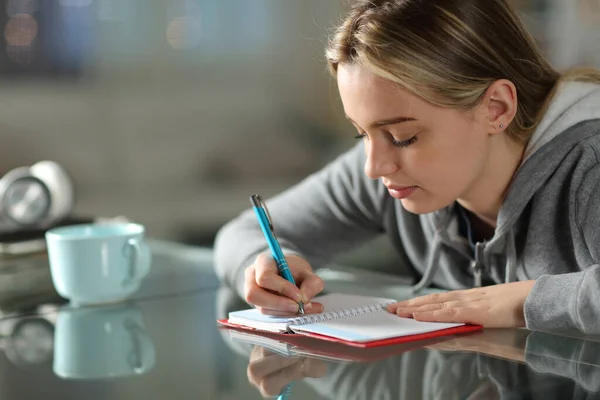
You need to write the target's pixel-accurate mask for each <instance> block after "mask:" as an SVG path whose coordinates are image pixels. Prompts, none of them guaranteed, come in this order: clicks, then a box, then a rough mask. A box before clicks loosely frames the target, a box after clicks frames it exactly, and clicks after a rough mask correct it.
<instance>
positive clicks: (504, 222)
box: [414, 81, 600, 291]
mask: <svg viewBox="0 0 600 400" xmlns="http://www.w3.org/2000/svg"><path fill="white" fill-rule="evenodd" d="M595 119H600V85H598V84H594V83H587V82H568V81H567V82H563V83H561V84H560V87H559V88H558V89H557V91H556V93H555V95H554V97H553V99H552V100H551V102H550V104H549V107H548V109H547V111H546V113H545V114H544V117H543V118H542V120H541V121H540V123H539V124H538V127H537V129H536V130H535V132H534V133H533V135H532V136H531V139H530V140H529V142H528V144H527V146H526V148H525V152H524V156H523V160H522V162H521V165H520V166H519V169H518V171H517V173H516V174H515V179H514V180H513V182H512V183H511V185H510V188H509V191H508V193H507V196H506V199H505V201H504V203H503V205H502V207H501V209H500V211H499V213H498V220H497V226H496V230H495V234H494V237H493V238H492V239H491V240H490V242H488V243H477V244H476V246H475V251H474V253H475V254H472V253H471V257H472V258H473V261H472V265H471V266H472V269H473V270H474V271H473V272H474V275H475V285H476V286H477V285H478V284H480V282H481V281H480V279H478V277H477V275H478V274H477V270H478V268H483V266H485V265H489V260H490V258H491V257H492V253H494V254H498V253H504V254H505V255H506V268H505V276H504V277H502V278H500V277H499V276H497V274H498V272H497V271H489V272H491V275H492V277H493V278H494V279H495V280H496V281H500V280H504V281H505V282H512V281H514V280H516V268H517V267H516V264H517V252H516V246H515V236H514V225H515V224H516V222H517V221H518V220H519V217H520V216H521V215H522V213H523V211H524V209H525V207H526V206H527V204H528V203H529V202H530V200H531V198H532V197H533V196H534V195H535V193H536V192H537V191H538V190H539V189H540V187H542V186H543V185H544V183H545V182H546V180H547V179H548V178H549V177H550V176H552V174H554V172H555V171H556V169H557V168H558V167H559V165H560V164H561V161H562V160H563V158H564V156H565V155H566V154H567V153H568V152H570V151H571V150H572V149H573V147H574V146H576V145H577V144H578V143H579V142H580V141H581V140H582V138H581V137H579V136H577V135H573V136H572V137H570V135H568V134H567V135H564V136H561V135H562V134H563V133H565V132H567V131H569V130H570V129H571V128H573V127H575V126H576V125H578V124H581V123H583V122H586V121H590V120H595ZM456 214H457V213H456V210H455V206H451V207H447V208H445V209H443V210H439V211H437V212H435V213H434V216H433V217H434V221H435V225H436V227H435V232H436V235H435V237H434V239H433V243H432V250H431V253H430V256H429V258H428V262H427V268H426V270H425V273H424V275H423V278H422V279H421V281H420V282H419V283H418V284H417V285H415V286H414V290H415V291H418V290H420V289H422V288H424V287H426V286H428V285H429V284H430V283H431V282H432V280H433V277H434V275H435V273H436V270H437V268H438V264H439V263H438V258H439V254H440V247H441V246H442V244H443V243H445V244H447V245H450V246H452V247H453V248H455V249H457V250H460V251H461V252H463V253H464V249H465V246H464V242H465V240H464V238H462V237H452V236H454V235H457V236H458V230H457V229H455V228H452V229H449V226H450V225H451V224H452V223H455V221H456V218H449V217H448V215H456ZM450 232H452V233H450ZM460 243H462V244H463V245H462V246H460V245H459V244H460Z"/></svg>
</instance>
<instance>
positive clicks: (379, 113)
mask: <svg viewBox="0 0 600 400" xmlns="http://www.w3.org/2000/svg"><path fill="white" fill-rule="evenodd" d="M337 81H338V88H339V91H340V97H341V99H342V103H343V104H344V110H345V112H346V114H347V115H348V116H349V117H350V118H352V119H353V120H355V121H357V122H358V120H360V119H362V120H363V122H365V121H364V120H365V119H367V120H369V121H366V122H370V120H371V119H376V118H382V119H385V118H390V117H395V116H398V115H403V116H406V117H415V115H414V114H417V113H421V112H425V111H426V110H427V109H430V108H431V105H429V104H428V103H426V102H425V101H423V100H422V99H420V98H419V97H417V96H415V95H413V94H411V93H409V92H408V91H406V90H405V89H402V88H401V87H400V86H399V85H397V84H396V83H394V82H392V81H390V80H387V79H384V78H382V77H380V76H378V75H375V74H374V73H372V72H371V71H370V70H369V69H368V68H366V67H363V66H361V65H358V64H341V65H340V66H339V67H338V72H337ZM363 122H361V123H363Z"/></svg>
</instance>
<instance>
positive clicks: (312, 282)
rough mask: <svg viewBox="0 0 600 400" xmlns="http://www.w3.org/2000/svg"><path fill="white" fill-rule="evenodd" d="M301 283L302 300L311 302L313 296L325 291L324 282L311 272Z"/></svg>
mask: <svg viewBox="0 0 600 400" xmlns="http://www.w3.org/2000/svg"><path fill="white" fill-rule="evenodd" d="M303 278H304V279H302V283H301V284H300V292H301V293H302V301H303V302H305V303H309V302H310V301H311V300H312V298H313V297H315V296H316V295H317V294H319V293H321V292H322V291H323V287H324V283H323V279H321V278H320V277H319V276H318V275H316V274H314V273H312V272H311V273H309V274H307V275H306V276H305V277H303Z"/></svg>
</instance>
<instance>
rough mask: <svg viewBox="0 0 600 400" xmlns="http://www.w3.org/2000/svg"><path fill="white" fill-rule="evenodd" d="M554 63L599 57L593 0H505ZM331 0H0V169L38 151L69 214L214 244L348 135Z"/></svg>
mask: <svg viewBox="0 0 600 400" xmlns="http://www.w3.org/2000/svg"><path fill="white" fill-rule="evenodd" d="M515 3H516V4H517V6H518V7H519V9H520V10H521V11H522V12H523V16H524V19H525V21H526V23H527V25H528V26H529V27H530V29H531V30H532V32H533V34H534V36H535V37H536V39H537V40H538V41H539V42H540V44H541V45H542V46H543V48H544V50H545V52H546V54H547V55H548V57H549V58H550V60H551V62H552V63H553V64H554V65H555V66H556V67H557V68H559V69H564V68H567V67H569V66H572V65H581V64H587V65H596V66H600V0H528V1H526V0H518V1H517V0H515ZM346 6H347V5H346V2H345V1H342V0H2V1H0V26H1V27H3V33H4V41H3V42H2V46H0V173H5V172H7V171H9V170H11V169H12V168H15V167H18V166H22V165H29V164H32V163H34V162H36V161H39V160H44V159H49V160H53V161H56V162H58V163H60V164H62V165H63V166H64V167H65V168H66V169H67V170H68V172H69V173H70V174H71V176H72V178H73V180H74V181H75V185H76V189H77V198H76V209H75V210H76V211H75V213H76V214H80V215H93V216H117V215H123V216H126V217H128V218H130V219H132V220H135V221H137V222H140V223H143V224H144V225H146V227H147V228H148V235H149V236H151V237H153V238H159V239H169V240H175V241H180V242H186V243H193V244H200V245H211V244H212V240H213V238H214V235H215V233H216V231H217V229H218V228H219V227H220V226H221V225H222V224H224V223H225V222H226V221H228V220H230V219H231V218H233V217H235V216H236V215H237V214H238V213H239V212H241V211H242V210H243V209H245V208H247V207H248V206H249V205H250V204H249V201H248V196H249V195H251V194H253V193H255V192H257V193H261V194H262V195H263V196H266V197H268V196H271V195H273V194H276V193H277V192H279V191H281V190H283V189H285V188H287V187H288V186H290V185H292V184H294V183H295V182H298V181H299V180H301V179H302V178H303V177H305V176H306V175H307V174H309V173H311V172H313V171H315V170H317V169H319V168H320V167H322V166H323V165H324V164H325V163H327V162H328V161H330V160H331V159H333V157H335V155H337V154H339V153H340V152H342V151H343V150H345V149H347V148H349V147H350V146H351V145H352V144H353V143H354V141H353V139H352V137H353V134H354V130H353V128H352V127H351V126H350V124H349V123H347V122H346V121H345V119H344V118H343V112H342V108H341V104H340V101H339V98H338V94H337V89H336V87H335V82H333V81H332V79H331V78H330V77H329V76H328V73H327V71H326V66H325V62H324V55H323V48H324V45H325V42H326V37H327V33H328V32H329V31H330V30H331V28H332V26H333V25H334V24H335V23H336V22H337V21H338V20H339V19H340V18H341V15H342V13H343V11H344V10H345V9H346Z"/></svg>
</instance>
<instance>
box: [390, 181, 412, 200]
mask: <svg viewBox="0 0 600 400" xmlns="http://www.w3.org/2000/svg"><path fill="white" fill-rule="evenodd" d="M386 187H387V189H388V192H389V193H390V196H392V197H393V198H395V199H399V200H402V199H406V198H407V197H410V196H411V195H412V194H413V193H414V192H415V191H416V190H417V189H418V186H396V185H389V186H388V185H386Z"/></svg>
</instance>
